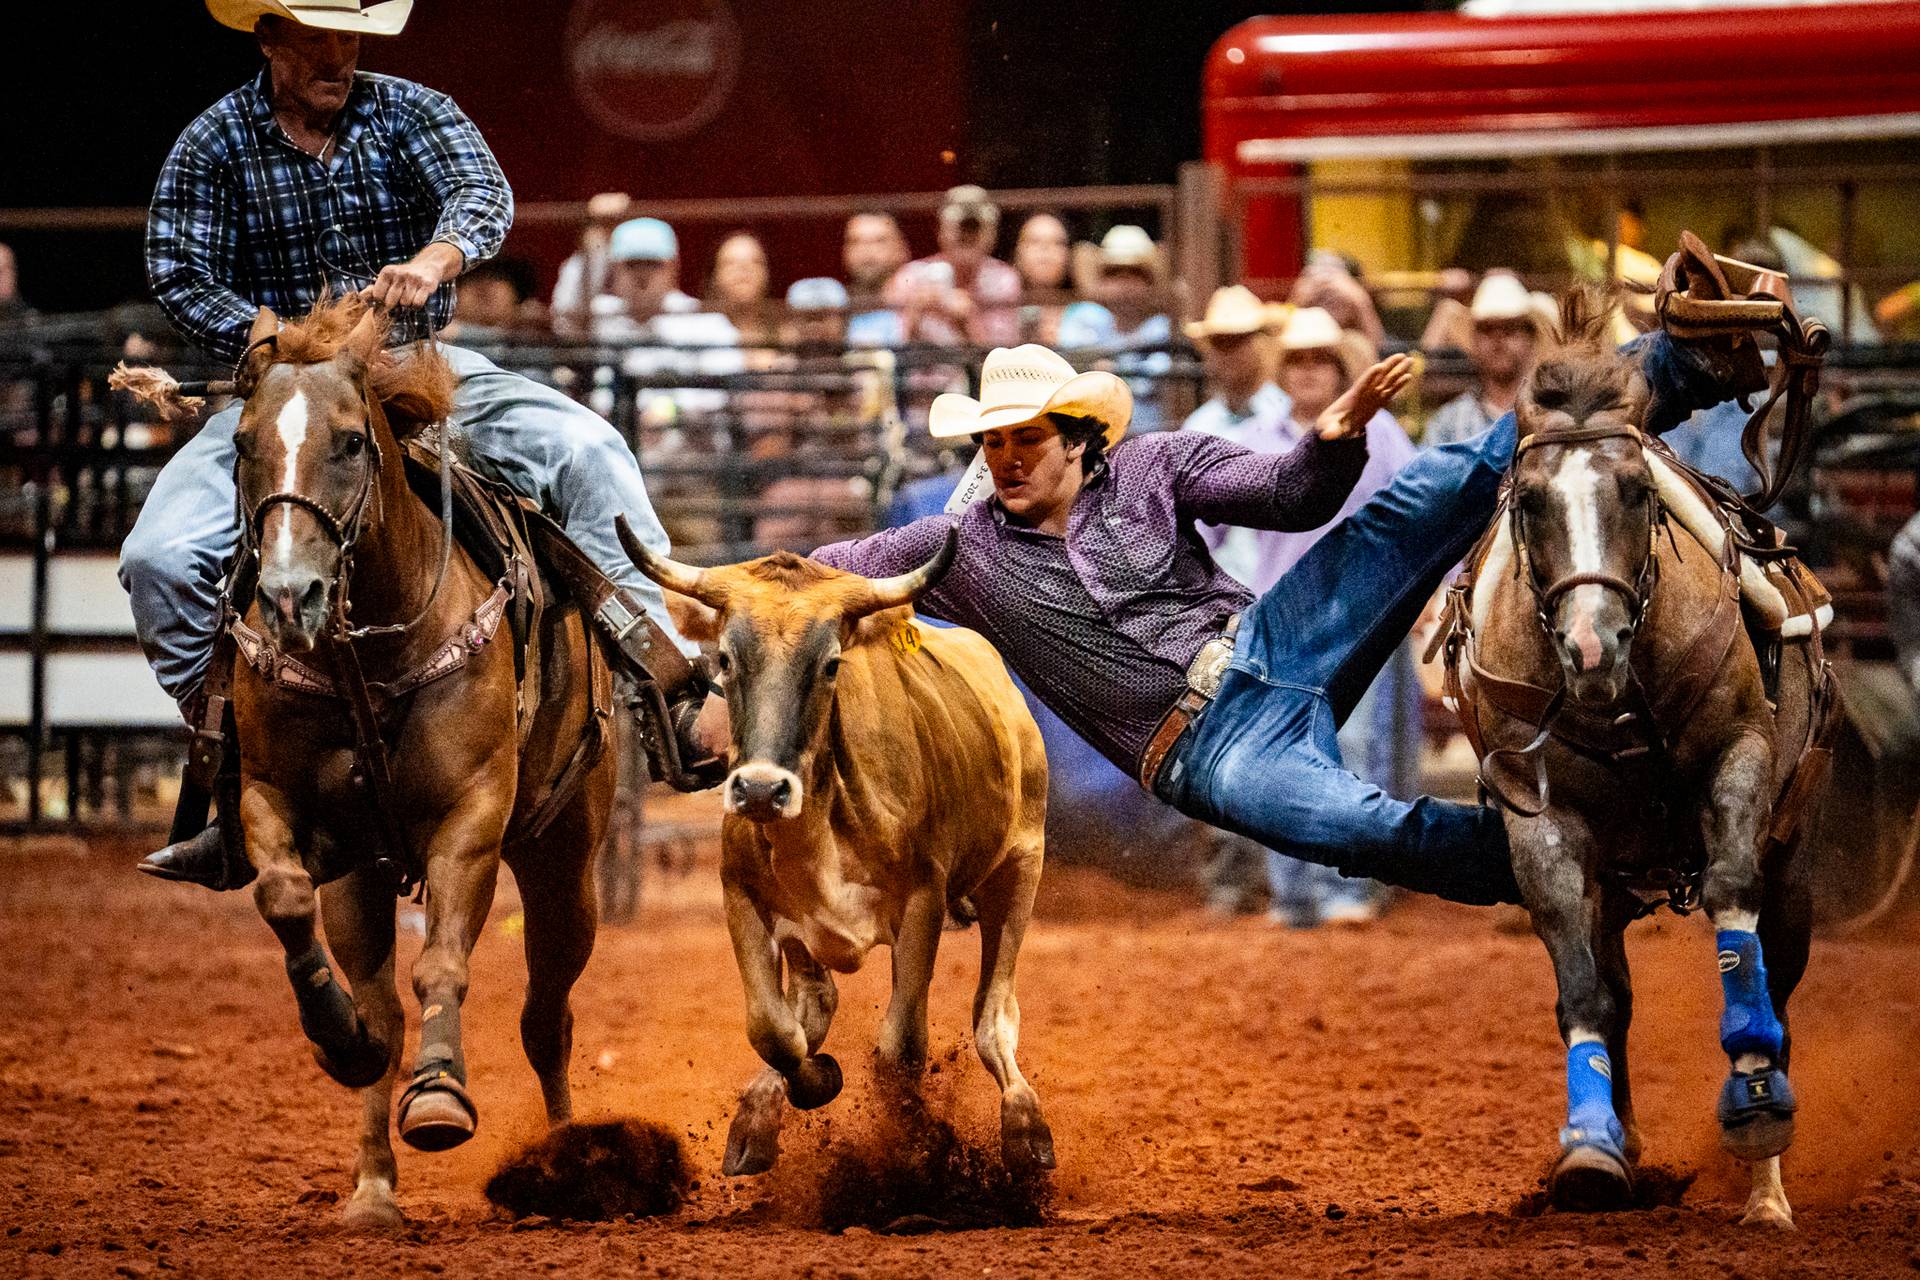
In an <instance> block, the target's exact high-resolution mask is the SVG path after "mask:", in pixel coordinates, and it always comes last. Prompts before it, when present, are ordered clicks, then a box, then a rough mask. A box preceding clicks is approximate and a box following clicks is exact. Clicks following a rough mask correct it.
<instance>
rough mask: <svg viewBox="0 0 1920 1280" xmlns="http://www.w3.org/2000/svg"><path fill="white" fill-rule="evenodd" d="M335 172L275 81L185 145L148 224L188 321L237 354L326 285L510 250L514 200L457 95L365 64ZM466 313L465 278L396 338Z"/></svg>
mask: <svg viewBox="0 0 1920 1280" xmlns="http://www.w3.org/2000/svg"><path fill="white" fill-rule="evenodd" d="M338 128H339V132H338V134H337V141H336V142H335V144H334V149H333V152H332V154H331V155H330V156H329V157H328V163H327V164H326V166H325V167H324V168H323V167H322V165H321V164H320V162H319V161H318V160H316V159H314V158H313V157H312V156H310V155H308V154H306V153H305V152H304V151H302V150H300V148H298V147H296V146H295V145H294V144H293V141H292V140H291V139H290V138H288V137H287V134H286V132H285V130H283V129H282V128H281V127H280V124H279V122H278V121H277V120H275V119H274V116H273V105H272V103H271V102H270V101H269V100H268V80H267V72H266V70H265V69H264V68H263V69H262V70H261V72H260V75H259V76H258V77H256V78H255V79H254V81H253V83H251V84H249V85H246V86H244V87H242V88H240V89H237V90H235V91H234V92H232V93H230V94H228V95H227V96H226V97H224V98H222V99H221V100H220V101H218V102H216V103H214V104H213V106H212V107H210V108H208V109H207V111H205V112H204V113H203V114H202V115H201V116H200V117H199V119H197V120H195V121H194V122H193V123H192V124H191V125H189V126H187V130H186V132H185V133H183V134H181V135H180V140H179V141H178V142H176V143H174V144H173V150H172V152H170V153H169V154H168V156H167V162H166V165H165V167H164V168H162V169H161V171H160V182H159V185H158V186H157V187H155V188H154V193H153V207H152V208H151V209H150V210H149V212H148V215H147V282H148V283H149V284H150V285H151V286H152V288H153V293H154V297H155V298H156V299H157V300H158V301H159V303H160V307H161V309H162V310H164V311H165V312H166V313H167V317H168V319H170V320H172V321H173V323H174V326H175V327H176V328H177V329H179V330H180V332H181V333H183V334H184V335H186V336H187V337H188V338H189V339H191V340H192V341H194V342H196V343H198V344H199V345H200V346H201V347H204V348H205V349H206V350H207V351H209V352H211V353H212V354H213V355H214V356H216V357H218V358H219V359H221V360H226V361H235V360H238V359H239V358H240V355H241V352H242V351H243V350H244V348H245V346H246V339H247V330H248V329H249V328H250V327H251V326H252V324H253V317H254V315H255V313H256V312H257V311H258V310H259V308H260V307H262V306H267V307H271V308H273V310H274V311H275V312H276V313H277V314H279V315H282V316H289V317H292V316H302V315H305V314H306V313H307V311H308V310H309V309H310V308H311V307H312V306H313V303H314V300H315V299H316V298H318V297H319V296H320V292H321V290H322V289H323V288H325V287H329V286H330V287H331V288H332V290H333V291H334V293H336V294H341V293H350V292H353V291H355V290H358V289H361V288H364V287H365V286H367V285H369V284H371V283H372V282H373V279H374V277H375V276H377V275H378V274H379V272H380V268H382V267H384V266H387V265H389V264H390V263H395V262H405V261H407V260H409V259H411V258H412V257H413V256H414V255H415V254H417V253H419V252H420V250H422V249H424V248H426V246H427V245H428V244H430V243H432V242H433V241H436V240H438V241H444V242H446V243H447V244H450V245H452V246H453V247H454V248H456V249H458V250H460V252H461V254H462V255H464V256H465V258H466V265H467V266H468V267H472V266H474V265H475V264H476V263H479V262H481V261H483V260H484V259H487V258H490V257H492V256H493V255H494V254H495V253H498V252H499V250H500V242H501V241H502V240H504V239H505V238H506V234H507V228H508V227H509V226H511V225H512V224H513V191H512V190H511V189H510V188H509V187H508V186H507V179H506V175H504V174H502V173H501V172H500V166H499V165H498V164H497V163H495V162H494V158H493V153H492V152H491V151H489V150H488V149H487V143H486V139H484V138H482V137H481V136H480V130H479V129H478V128H476V127H475V126H474V123H473V121H472V120H469V119H468V118H467V116H466V114H465V113H464V112H462V111H461V110H460V108H459V107H457V106H455V105H454V104H453V99H451V98H449V97H448V96H447V95H446V94H444V93H438V92H435V91H434V90H432V89H428V88H424V87H423V86H421V85H417V84H414V83H412V82H411V81H407V80H399V79H395V78H394V77H392V76H380V75H373V74H371V73H369V72H365V71H362V72H360V73H359V74H358V75H356V76H355V77H354V83H353V90H352V92H351V93H350V94H349V95H348V97H347V105H346V108H345V109H344V110H343V111H342V112H341V115H340V123H339V127H338ZM452 315H453V284H452V282H448V283H447V284H443V285H441V286H440V288H439V289H438V290H436V291H435V292H434V295H433V297H432V298H431V299H429V300H428V303H427V306H426V308H425V309H424V314H422V312H421V311H418V310H415V311H412V312H401V313H399V314H398V315H397V316H396V323H395V325H394V332H393V341H394V342H405V341H410V340H412V339H415V338H422V337H425V336H427V332H428V326H429V325H431V327H432V328H433V329H434V330H438V329H440V328H442V327H443V326H445V324H446V323H447V321H448V319H449V318H450V317H451V316H452Z"/></svg>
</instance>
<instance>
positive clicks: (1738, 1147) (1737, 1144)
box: [1717, 1067, 1797, 1164]
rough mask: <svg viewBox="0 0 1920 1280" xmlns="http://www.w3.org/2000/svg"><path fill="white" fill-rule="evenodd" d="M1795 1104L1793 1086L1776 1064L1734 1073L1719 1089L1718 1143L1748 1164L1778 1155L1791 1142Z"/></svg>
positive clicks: (1730, 1153) (1790, 1144)
mask: <svg viewBox="0 0 1920 1280" xmlns="http://www.w3.org/2000/svg"><path fill="white" fill-rule="evenodd" d="M1796 1106H1797V1104H1796V1103H1795V1101H1794V1097H1793V1086H1792V1085H1790V1084H1788V1083H1787V1073H1786V1072H1784V1071H1782V1070H1780V1069H1779V1068H1778V1067H1768V1068H1766V1069H1765V1070H1762V1071H1736V1072H1734V1073H1733V1074H1732V1075H1731V1076H1729V1077H1727V1083H1726V1085H1725V1086H1724V1087H1722V1089H1721V1090H1720V1102H1719V1106H1718V1108H1717V1114H1718V1118H1719V1121H1720V1145H1721V1146H1722V1147H1723V1148H1725V1149H1726V1151H1727V1153H1728V1154H1729V1155H1732V1156H1734V1157H1735V1158H1736V1159H1740V1160H1745V1161H1747V1162H1748V1163H1749V1164H1757V1163H1758V1162H1760V1161H1762V1160H1770V1159H1772V1158H1773V1157H1774V1156H1777V1155H1780V1154H1781V1153H1783V1152H1784V1151H1786V1149H1787V1148H1788V1147H1790V1146H1792V1145H1793V1113H1794V1110H1795V1109H1796Z"/></svg>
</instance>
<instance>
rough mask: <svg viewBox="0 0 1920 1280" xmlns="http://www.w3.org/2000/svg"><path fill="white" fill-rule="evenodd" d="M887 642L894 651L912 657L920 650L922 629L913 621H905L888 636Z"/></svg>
mask: <svg viewBox="0 0 1920 1280" xmlns="http://www.w3.org/2000/svg"><path fill="white" fill-rule="evenodd" d="M887 643H888V644H890V645H892V646H893V651H894V652H895V653H897V654H899V655H901V656H902V657H910V656H911V655H913V654H916V653H918V652H919V651H920V631H919V628H917V627H915V626H914V625H913V623H911V622H903V623H901V624H900V625H899V626H898V627H896V628H895V629H894V632H893V634H892V635H890V636H888V637H887Z"/></svg>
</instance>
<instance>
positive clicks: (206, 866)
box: [140, 716, 256, 890]
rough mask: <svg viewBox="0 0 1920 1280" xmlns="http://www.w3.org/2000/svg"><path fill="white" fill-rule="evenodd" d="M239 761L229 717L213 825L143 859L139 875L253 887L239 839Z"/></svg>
mask: <svg viewBox="0 0 1920 1280" xmlns="http://www.w3.org/2000/svg"><path fill="white" fill-rule="evenodd" d="M239 756H240V753H239V752H238V751H237V750H236V749H235V744H234V736H233V729H232V719H231V716H229V718H228V721H227V731H226V734H225V746H224V749H223V750H222V752H221V757H220V767H219V770H218V771H217V772H216V773H215V774H214V779H213V803H214V819H213V821H212V822H210V823H208V824H207V826H206V829H205V830H203V831H200V832H198V833H197V834H195V835H191V836H188V837H187V838H186V839H184V840H178V841H175V842H174V843H173V844H170V845H168V846H167V847H166V848H164V849H160V850H158V851H156V852H154V853H150V854H148V855H147V856H146V857H144V858H142V859H141V860H140V870H142V871H144V872H146V873H147V874H148V875H150V876H157V877H159V878H160V879H162V880H179V881H182V882H184V883H186V884H197V885H201V886H203V887H205V888H208V889H217V890H227V889H243V888H245V887H246V886H247V885H249V884H252V883H253V878H254V876H255V874H256V873H255V871H254V869H253V863H251V862H249V861H248V860H247V849H246V842H245V841H244V840H243V839H242V838H241V834H240V758H239Z"/></svg>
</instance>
